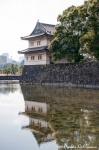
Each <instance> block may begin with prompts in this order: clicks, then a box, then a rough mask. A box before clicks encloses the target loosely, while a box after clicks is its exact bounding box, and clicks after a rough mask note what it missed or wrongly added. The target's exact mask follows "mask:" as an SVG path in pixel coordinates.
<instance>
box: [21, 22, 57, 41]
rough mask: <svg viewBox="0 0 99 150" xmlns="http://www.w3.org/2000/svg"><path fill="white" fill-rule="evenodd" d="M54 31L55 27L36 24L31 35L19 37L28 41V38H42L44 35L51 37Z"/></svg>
mask: <svg viewBox="0 0 99 150" xmlns="http://www.w3.org/2000/svg"><path fill="white" fill-rule="evenodd" d="M54 30H55V25H52V24H46V23H41V22H37V23H36V26H35V28H34V30H33V31H32V33H31V34H30V35H28V36H24V37H21V39H22V40H28V39H30V38H33V37H38V36H42V35H45V34H47V35H53V32H54Z"/></svg>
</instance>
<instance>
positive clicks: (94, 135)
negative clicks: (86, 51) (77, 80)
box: [0, 83, 99, 150]
mask: <svg viewBox="0 0 99 150" xmlns="http://www.w3.org/2000/svg"><path fill="white" fill-rule="evenodd" d="M22 149H23V150H66V149H70V150H72V149H74V150H77V149H79V150H81V149H88V150H89V149H92V150H95V149H96V150H99V90H93V89H79V88H66V87H55V86H41V85H20V84H18V83H17V84H15V83H14V84H11V83H10V84H2V83H1V84H0V150H22Z"/></svg>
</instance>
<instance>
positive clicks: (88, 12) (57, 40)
mask: <svg viewBox="0 0 99 150" xmlns="http://www.w3.org/2000/svg"><path fill="white" fill-rule="evenodd" d="M57 20H58V21H59V24H58V25H57V26H56V28H55V29H56V30H55V33H54V39H53V40H52V42H51V44H50V46H49V50H50V51H51V52H52V57H53V60H55V61H56V60H57V59H62V58H66V59H67V60H68V61H74V62H79V61H81V60H82V59H83V58H84V57H83V54H86V53H89V54H90V55H93V56H95V57H96V58H97V59H98V57H99V52H98V51H99V42H98V41H99V2H98V0H89V1H87V2H85V3H84V5H82V6H80V7H75V6H71V7H69V8H68V9H66V10H64V11H63V14H62V15H59V16H58V18H57Z"/></svg>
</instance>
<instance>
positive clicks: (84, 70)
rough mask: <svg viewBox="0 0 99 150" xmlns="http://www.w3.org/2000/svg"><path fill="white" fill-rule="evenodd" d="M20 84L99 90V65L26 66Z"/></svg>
mask: <svg viewBox="0 0 99 150" xmlns="http://www.w3.org/2000/svg"><path fill="white" fill-rule="evenodd" d="M20 83H29V84H47V85H49V84H50V85H60V86H69V87H84V88H99V63H98V62H91V63H66V64H52V65H46V66H44V65H37V66H36V65H35V66H24V68H23V73H22V77H21V79H20Z"/></svg>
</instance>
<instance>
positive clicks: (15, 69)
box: [0, 64, 23, 74]
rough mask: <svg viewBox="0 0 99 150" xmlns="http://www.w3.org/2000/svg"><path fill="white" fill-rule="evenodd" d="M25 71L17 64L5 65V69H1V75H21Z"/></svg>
mask: <svg viewBox="0 0 99 150" xmlns="http://www.w3.org/2000/svg"><path fill="white" fill-rule="evenodd" d="M22 70H23V66H22V65H21V66H18V65H16V64H10V65H9V66H7V65H4V67H3V69H1V71H0V72H1V73H3V74H21V73H22Z"/></svg>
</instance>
